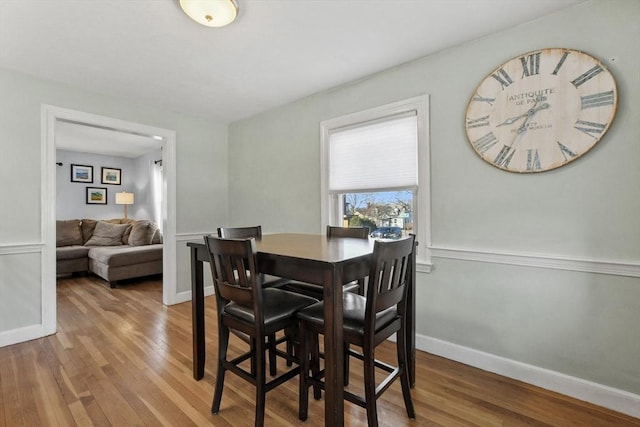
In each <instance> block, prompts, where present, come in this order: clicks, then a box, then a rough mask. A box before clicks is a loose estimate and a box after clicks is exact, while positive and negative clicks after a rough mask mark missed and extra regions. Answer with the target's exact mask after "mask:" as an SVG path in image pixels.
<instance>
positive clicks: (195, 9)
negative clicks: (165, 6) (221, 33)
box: [180, 0, 238, 27]
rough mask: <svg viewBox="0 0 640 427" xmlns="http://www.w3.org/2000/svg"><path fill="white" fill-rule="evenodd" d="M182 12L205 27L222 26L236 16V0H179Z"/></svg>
mask: <svg viewBox="0 0 640 427" xmlns="http://www.w3.org/2000/svg"><path fill="white" fill-rule="evenodd" d="M180 7H181V8H182V10H183V11H184V13H186V14H187V16H189V18H191V19H193V20H194V21H196V22H197V23H199V24H202V25H206V26H207V27H224V26H225V25H229V24H230V23H232V22H233V21H234V20H235V19H236V16H238V3H237V2H236V0H180Z"/></svg>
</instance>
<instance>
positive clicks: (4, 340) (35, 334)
mask: <svg viewBox="0 0 640 427" xmlns="http://www.w3.org/2000/svg"><path fill="white" fill-rule="evenodd" d="M45 335H47V334H46V333H45V330H44V327H43V326H42V325H31V326H25V327H23V328H17V329H11V330H8V331H3V332H0V347H5V346H8V345H13V344H18V343H21V342H25V341H31V340H34V339H36V338H42V337H43V336H45Z"/></svg>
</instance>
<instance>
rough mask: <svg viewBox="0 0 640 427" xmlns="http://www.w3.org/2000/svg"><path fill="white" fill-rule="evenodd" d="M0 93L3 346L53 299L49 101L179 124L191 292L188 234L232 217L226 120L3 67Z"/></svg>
mask: <svg viewBox="0 0 640 427" xmlns="http://www.w3.org/2000/svg"><path fill="white" fill-rule="evenodd" d="M97 84H99V83H97ZM0 94H1V96H0V156H1V158H2V160H3V167H2V168H0V182H2V185H0V345H6V344H7V343H12V342H17V340H20V337H24V336H25V335H27V336H28V335H29V334H30V333H31V332H32V331H34V330H37V328H38V327H39V325H41V324H42V319H41V313H42V311H41V304H44V305H46V304H52V303H53V302H52V301H41V297H42V295H41V280H42V277H41V271H40V266H41V261H42V251H43V247H44V240H43V230H42V227H41V223H42V210H41V200H43V198H42V194H41V193H42V191H41V176H40V174H41V170H40V168H41V165H40V163H41V158H42V153H41V146H42V144H41V108H42V105H43V104H47V105H54V106H58V107H63V108H68V109H73V110H79V111H85V112H88V113H93V114H98V115H101V116H107V117H112V118H115V119H121V120H126V121H129V122H137V123H141V124H145V125H149V126H156V127H159V128H164V129H171V130H175V131H176V135H177V140H176V170H177V171H176V173H177V175H176V206H177V212H176V217H177V218H176V226H177V239H176V240H177V257H178V265H177V271H178V281H177V287H178V289H177V290H178V293H183V294H184V295H183V297H186V296H188V294H189V291H190V275H189V266H188V259H189V258H188V250H187V248H186V246H185V244H184V240H188V239H190V238H193V237H198V236H201V235H202V234H203V233H205V232H209V233H210V232H214V231H215V227H217V226H218V224H224V223H225V222H226V221H227V126H226V125H225V124H220V123H212V122H211V121H207V120H204V119H200V118H196V117H191V116H186V115H183V114H179V113H174V112H170V111H164V110H159V109H157V108H155V107H152V106H148V105H143V104H139V103H134V102H131V101H127V100H124V99H120V98H115V97H111V96H106V95H101V94H97V93H90V92H87V91H83V90H79V89H76V88H73V87H70V86H66V85H61V84H58V83H54V82H50V81H44V80H40V79H37V78H33V77H31V76H28V75H25V74H21V73H16V72H14V71H10V70H4V69H0ZM94 172H95V171H94ZM200 238H201V237H200ZM183 264H186V265H183Z"/></svg>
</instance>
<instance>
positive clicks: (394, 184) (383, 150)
mask: <svg viewBox="0 0 640 427" xmlns="http://www.w3.org/2000/svg"><path fill="white" fill-rule="evenodd" d="M417 185H418V123H417V116H416V114H415V112H413V113H412V114H411V115H409V116H407V115H406V114H403V115H401V116H399V117H392V118H389V119H385V120H384V121H374V122H369V123H363V124H360V125H357V126H353V127H349V128H345V129H336V130H333V131H331V133H330V135H329V191H330V192H332V193H338V192H346V191H357V190H379V189H387V188H411V187H417Z"/></svg>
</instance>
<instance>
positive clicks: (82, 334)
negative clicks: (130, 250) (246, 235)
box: [0, 276, 640, 427]
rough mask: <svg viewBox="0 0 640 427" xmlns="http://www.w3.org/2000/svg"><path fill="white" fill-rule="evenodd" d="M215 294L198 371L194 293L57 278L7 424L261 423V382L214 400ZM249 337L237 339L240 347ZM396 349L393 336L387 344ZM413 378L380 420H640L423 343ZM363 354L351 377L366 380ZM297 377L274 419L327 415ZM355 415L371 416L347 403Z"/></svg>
mask: <svg viewBox="0 0 640 427" xmlns="http://www.w3.org/2000/svg"><path fill="white" fill-rule="evenodd" d="M214 310H215V301H214V299H213V297H210V298H207V301H206V312H207V369H206V372H205V377H204V379H203V380H201V381H195V380H194V379H193V377H192V364H191V349H192V345H191V304H190V303H184V304H179V305H176V306H172V307H165V306H163V305H162V283H161V281H160V280H158V279H153V278H152V279H142V280H137V281H130V282H128V283H125V284H122V285H121V286H119V287H118V288H117V289H110V288H109V287H108V286H107V285H106V284H105V282H103V281H101V280H100V279H97V278H95V277H92V276H88V277H80V278H68V279H60V280H59V281H58V333H57V334H55V335H52V336H49V337H45V338H41V339H37V340H33V341H30V342H26V343H22V344H17V345H13V346H8V347H4V348H0V426H7V427H13V426H74V425H77V426H90V425H96V426H130V425H152V426H157V425H162V426H189V425H197V426H206V425H212V426H234V427H238V426H253V413H254V411H253V408H254V389H253V387H251V386H250V385H249V384H247V383H245V382H244V381H242V380H240V379H239V378H237V377H236V376H235V375H232V374H228V375H227V378H226V380H225V390H224V394H223V398H222V407H221V411H220V413H219V414H218V415H213V414H211V412H210V407H211V399H212V396H213V383H214V379H215V362H214V360H215V357H216V342H217V336H216V328H215V312H214ZM244 345H245V344H244V343H242V342H241V341H239V340H237V341H234V342H233V343H232V347H231V351H236V352H238V351H239V349H240V348H242V347H243V346H244ZM377 354H378V356H379V357H380V358H382V359H384V360H388V361H393V360H394V357H395V356H393V354H394V352H393V345H392V344H391V343H389V344H388V345H387V344H384V345H383V346H382V347H381V350H380V351H379V352H378V353H377ZM417 357H418V359H417V385H416V387H415V388H414V389H413V390H412V395H413V399H414V404H415V407H416V413H417V419H416V420H409V419H408V418H407V416H406V413H405V410H404V404H403V400H402V393H401V392H400V384H399V383H396V384H394V385H392V387H391V389H389V390H388V391H387V392H386V393H385V394H384V395H383V397H382V398H381V399H380V400H379V406H378V413H379V420H380V425H381V426H394V427H402V426H505V425H506V426H524V425H527V426H532V425H533V426H640V420H638V419H635V418H631V417H629V416H626V415H623V414H619V413H616V412H613V411H609V410H606V409H604V408H600V407H597V406H594V405H591V404H588V403H585V402H581V401H578V400H575V399H571V398H569V397H566V396H562V395H559V394H556V393H553V392H550V391H547V390H544V389H540V388H537V387H534V386H531V385H528V384H524V383H521V382H518V381H515V380H511V379H508V378H504V377H501V376H499V375H495V374H492V373H489V372H485V371H482V370H479V369H475V368H472V367H469V366H466V365H463V364H460V363H456V362H453V361H450V360H447V359H443V358H440V357H437V356H434V355H430V354H427V353H424V352H418V356H417ZM360 372H361V365H360V364H359V362H357V361H355V360H354V361H353V362H352V366H351V375H350V381H351V385H350V387H351V388H353V389H355V390H358V389H359V388H361V385H362V374H361V373H360ZM297 395H298V390H297V381H296V380H291V381H289V382H287V383H286V384H284V385H283V386H281V387H279V388H277V389H276V390H274V391H272V392H270V393H269V394H268V395H267V412H266V417H265V424H266V425H267V426H307V427H316V426H323V425H324V422H323V414H324V406H323V401H314V400H313V399H311V400H310V405H309V420H308V421H306V422H301V421H299V420H298V417H297V410H298V400H297ZM345 424H346V425H347V426H353V427H359V426H366V416H365V412H364V410H363V409H361V408H359V407H357V406H355V405H352V404H350V403H346V404H345Z"/></svg>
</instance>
